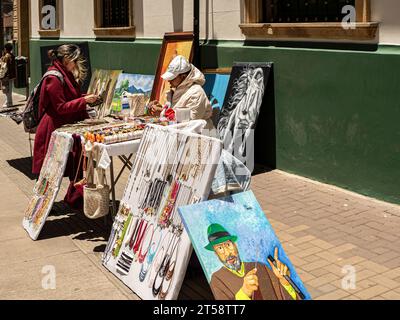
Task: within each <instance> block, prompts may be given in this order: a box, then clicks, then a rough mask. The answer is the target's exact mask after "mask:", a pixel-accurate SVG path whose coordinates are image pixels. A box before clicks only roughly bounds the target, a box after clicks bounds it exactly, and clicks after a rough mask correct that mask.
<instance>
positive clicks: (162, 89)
mask: <svg viewBox="0 0 400 320" xmlns="http://www.w3.org/2000/svg"><path fill="white" fill-rule="evenodd" d="M193 41H194V36H193V33H192V32H171V33H166V34H165V35H164V40H163V43H162V46H161V51H160V57H159V59H158V65H157V70H156V76H155V79H154V86H153V90H152V93H151V100H152V101H153V100H157V101H159V102H160V103H161V104H162V105H164V103H165V102H166V95H165V94H166V92H167V91H168V90H169V89H170V87H169V83H168V81H165V80H163V79H162V78H161V76H162V75H163V74H164V73H165V72H166V71H167V68H168V66H169V64H170V62H171V61H172V59H173V58H174V57H175V56H176V55H181V56H184V57H185V58H186V59H188V60H189V61H190V62H192V60H193V51H194V50H193V49H194V45H193Z"/></svg>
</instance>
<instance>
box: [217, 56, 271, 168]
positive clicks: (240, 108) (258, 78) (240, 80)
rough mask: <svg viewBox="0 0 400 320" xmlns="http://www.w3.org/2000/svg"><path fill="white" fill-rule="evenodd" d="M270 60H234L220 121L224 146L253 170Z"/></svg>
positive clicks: (218, 127)
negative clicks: (255, 141) (263, 61)
mask: <svg viewBox="0 0 400 320" xmlns="http://www.w3.org/2000/svg"><path fill="white" fill-rule="evenodd" d="M271 68H272V64H271V63H235V64H234V65H233V68H232V73H231V78H230V80H229V84H228V89H227V92H226V96H225V99H224V106H223V108H222V111H221V114H220V118H219V121H218V126H217V130H218V134H219V137H220V139H221V140H222V141H223V142H224V149H225V150H227V151H228V152H230V153H231V154H232V155H234V156H235V157H236V158H238V159H239V160H240V161H241V162H243V163H244V164H245V165H246V166H247V168H248V169H249V170H250V171H251V172H252V171H253V170H254V138H255V128H256V124H257V120H258V116H259V114H260V112H261V106H262V105H263V103H264V93H265V91H266V88H267V85H268V81H269V76H270V72H271Z"/></svg>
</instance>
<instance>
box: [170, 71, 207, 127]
mask: <svg viewBox="0 0 400 320" xmlns="http://www.w3.org/2000/svg"><path fill="white" fill-rule="evenodd" d="M205 83H206V79H205V77H204V74H203V73H202V72H201V71H200V70H199V69H197V68H196V67H195V66H193V65H192V71H190V73H189V75H188V76H187V78H186V79H185V80H184V81H183V82H182V83H181V84H180V85H179V86H178V87H177V88H176V89H175V92H174V93H173V95H172V108H173V109H174V110H176V109H180V108H189V109H190V120H199V119H202V120H206V121H207V126H206V128H205V129H209V130H212V129H213V128H214V125H213V122H212V120H211V117H212V107H211V103H210V101H209V100H208V97H207V95H206V93H205V92H204V89H203V85H204V84H205Z"/></svg>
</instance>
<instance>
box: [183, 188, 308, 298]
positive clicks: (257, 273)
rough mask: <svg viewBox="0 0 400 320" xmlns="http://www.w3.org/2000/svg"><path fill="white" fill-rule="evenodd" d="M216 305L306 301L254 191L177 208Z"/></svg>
mask: <svg viewBox="0 0 400 320" xmlns="http://www.w3.org/2000/svg"><path fill="white" fill-rule="evenodd" d="M178 211H179V214H180V216H181V218H182V221H183V223H184V226H185V229H186V231H187V232H188V234H189V237H190V239H191V241H192V244H193V247H194V249H195V251H196V254H197V256H198V258H199V260H200V263H201V265H202V268H203V270H204V272H205V274H206V277H207V280H208V282H209V283H210V286H211V290H212V292H213V294H214V297H215V298H216V299H217V300H310V299H311V297H310V295H309V293H308V292H307V289H306V288H305V286H304V284H303V282H302V281H301V279H300V278H299V276H298V274H297V273H296V270H295V268H294V266H293V265H292V263H291V262H290V260H289V258H288V256H287V255H286V253H285V251H284V250H283V248H282V245H281V243H280V241H279V239H278V238H277V236H276V235H275V232H274V230H273V228H272V226H271V224H270V223H269V221H268V219H267V218H266V216H265V214H264V212H263V211H262V209H261V207H260V205H259V204H258V202H257V199H256V198H255V196H254V194H253V192H252V191H247V192H243V193H238V194H235V195H233V196H230V197H227V198H222V199H218V200H211V201H207V202H203V203H199V204H194V205H189V206H185V207H180V208H179V209H178Z"/></svg>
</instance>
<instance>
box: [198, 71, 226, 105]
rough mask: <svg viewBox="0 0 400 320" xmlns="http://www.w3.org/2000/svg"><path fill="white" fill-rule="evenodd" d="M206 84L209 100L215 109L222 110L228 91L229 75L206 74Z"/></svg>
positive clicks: (205, 88) (205, 89)
mask: <svg viewBox="0 0 400 320" xmlns="http://www.w3.org/2000/svg"><path fill="white" fill-rule="evenodd" d="M205 77H206V84H205V85H204V91H205V92H206V94H207V97H208V98H209V100H210V102H211V105H212V107H213V108H219V109H221V108H222V106H223V105H224V99H225V94H226V90H227V89H228V83H229V78H230V75H229V74H215V73H207V74H205Z"/></svg>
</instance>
